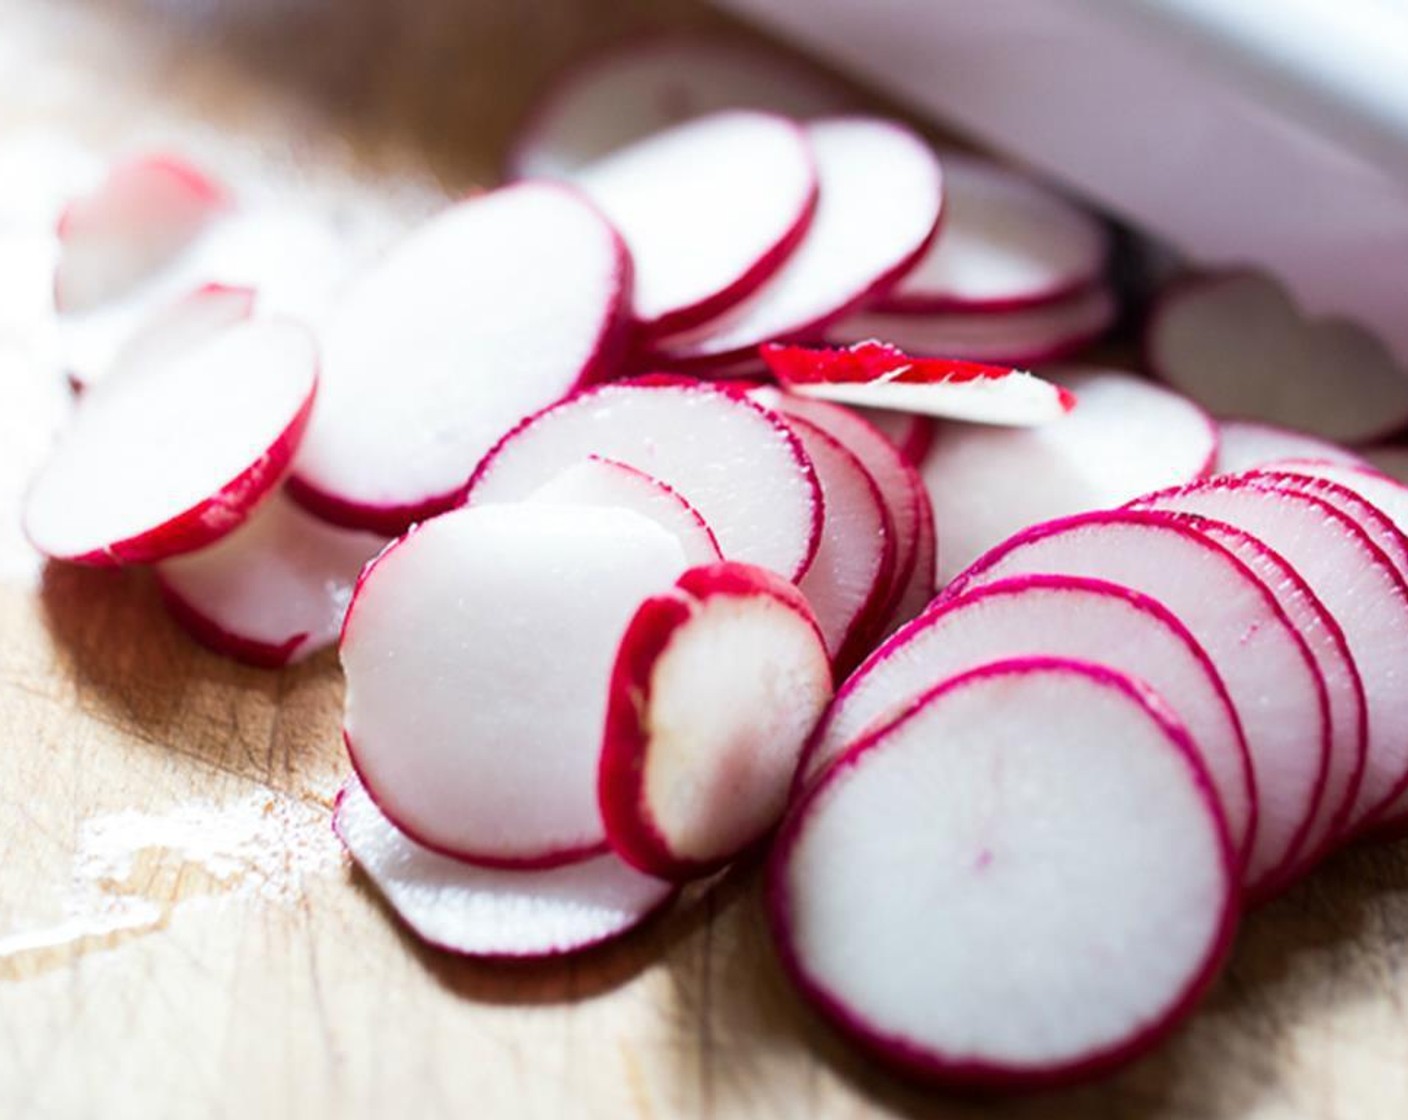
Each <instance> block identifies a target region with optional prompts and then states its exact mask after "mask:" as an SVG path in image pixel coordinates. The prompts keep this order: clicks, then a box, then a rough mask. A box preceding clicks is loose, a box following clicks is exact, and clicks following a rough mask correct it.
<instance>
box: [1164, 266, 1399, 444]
mask: <svg viewBox="0 0 1408 1120" xmlns="http://www.w3.org/2000/svg"><path fill="white" fill-rule="evenodd" d="M1144 345H1145V351H1146V353H1147V354H1148V355H1149V365H1150V368H1151V369H1152V370H1153V371H1154V372H1155V373H1156V374H1157V375H1158V376H1159V377H1161V378H1163V379H1164V380H1165V381H1167V382H1169V384H1171V385H1174V386H1175V387H1177V388H1179V389H1181V390H1182V391H1184V392H1186V393H1188V394H1189V395H1190V396H1191V397H1193V398H1194V399H1195V400H1198V401H1201V402H1202V403H1203V404H1205V405H1206V406H1207V407H1208V408H1209V409H1210V410H1211V411H1212V412H1214V413H1216V414H1217V415H1218V416H1237V417H1246V418H1249V419H1255V420H1262V421H1265V422H1266V423H1269V424H1276V425H1279V426H1281V427H1284V428H1297V429H1301V430H1303V431H1306V432H1311V433H1313V434H1315V435H1318V436H1322V437H1324V438H1325V439H1331V440H1340V441H1343V442H1346V443H1362V442H1366V441H1368V440H1372V439H1375V438H1377V437H1381V436H1383V435H1384V434H1385V433H1387V432H1392V431H1396V430H1397V429H1399V428H1402V427H1404V426H1405V425H1408V372H1405V371H1404V370H1402V369H1400V368H1399V367H1398V364H1397V363H1396V362H1395V361H1394V359H1393V356H1392V355H1391V354H1390V353H1389V351H1388V350H1387V349H1386V348H1385V347H1384V346H1383V344H1382V343H1380V342H1379V341H1378V340H1377V339H1375V338H1374V337H1373V336H1372V335H1371V334H1369V333H1368V332H1367V331H1365V330H1364V329H1363V328H1361V327H1358V326H1355V325H1353V324H1351V323H1348V322H1343V321H1339V320H1328V321H1323V322H1316V321H1308V320H1306V319H1305V318H1303V317H1302V315H1301V312H1300V310H1299V309H1298V308H1296V306H1295V305H1294V304H1293V303H1292V302H1291V300H1290V297H1289V296H1287V295H1286V293H1285V291H1284V290H1283V289H1282V288H1281V287H1280V286H1279V285H1278V284H1276V282H1275V281H1273V280H1271V279H1269V278H1267V277H1264V276H1260V275H1255V274H1251V273H1233V274H1229V275H1224V276H1214V277H1207V278H1203V279H1197V280H1192V281H1183V282H1180V283H1175V284H1173V285H1172V286H1170V287H1169V288H1168V289H1167V290H1166V291H1165V293H1164V295H1163V296H1162V298H1161V299H1160V300H1159V302H1158V303H1157V304H1156V305H1155V307H1154V310H1153V312H1152V313H1151V314H1150V316H1149V320H1148V323H1147V325H1146V327H1145V339H1144Z"/></svg>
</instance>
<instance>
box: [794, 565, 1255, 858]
mask: <svg viewBox="0 0 1408 1120" xmlns="http://www.w3.org/2000/svg"><path fill="white" fill-rule="evenodd" d="M1013 657H1069V658H1075V659H1076V660H1080V661H1092V662H1099V663H1102V664H1105V665H1108V666H1110V667H1111V668H1113V669H1116V670H1118V671H1119V672H1122V673H1126V674H1128V675H1129V676H1131V677H1134V678H1136V679H1138V680H1141V681H1143V682H1144V683H1145V684H1147V685H1149V686H1150V687H1152V688H1153V689H1154V691H1155V692H1156V693H1158V694H1159V696H1161V697H1162V698H1163V700H1164V702H1165V703H1166V704H1167V705H1168V707H1169V708H1170V709H1171V710H1172V711H1173V712H1175V713H1176V714H1177V716H1178V718H1179V720H1180V721H1181V722H1182V723H1183V724H1184V726H1186V727H1187V729H1188V732H1189V734H1190V736H1191V737H1192V741H1193V745H1194V747H1195V748H1196V750H1197V752H1198V756H1199V758H1200V759H1201V760H1202V762H1203V765H1204V766H1205V767H1206V769H1207V771H1208V776H1209V777H1210V778H1211V779H1212V782H1213V785H1214V787H1215V788H1216V790H1217V795H1218V800H1219V802H1220V803H1221V805H1222V808H1223V811H1224V813H1225V815H1226V817H1227V823H1228V830H1229V833H1230V835H1231V838H1232V841H1233V844H1234V846H1235V847H1236V849H1237V850H1238V852H1240V853H1243V855H1245V854H1246V853H1247V852H1249V851H1250V845H1251V842H1252V837H1253V834H1254V829H1255V825H1256V792H1255V786H1254V779H1253V777H1252V768H1251V761H1250V759H1249V757H1248V755H1247V747H1246V742H1245V740H1244V738H1243V735H1242V725H1241V721H1240V720H1239V718H1238V716H1237V712H1236V709H1235V708H1234V707H1233V705H1232V700H1231V698H1230V697H1229V696H1228V694H1227V687H1226V685H1224V684H1223V681H1222V677H1221V676H1220V675H1219V674H1218V672H1217V669H1216V668H1215V667H1214V666H1213V663H1212V661H1211V660H1209V658H1208V655H1207V653H1206V652H1205V651H1204V650H1203V648H1202V647H1201V646H1200V645H1198V643H1197V641H1196V640H1195V639H1194V638H1193V636H1192V634H1190V633H1189V632H1188V629H1187V628H1186V627H1185V626H1184V625H1183V623H1182V622H1180V621H1179V620H1178V618H1177V617H1176V616H1175V615H1173V614H1172V613H1171V612H1170V611H1169V610H1168V608H1167V607H1165V606H1164V605H1163V604H1162V603H1159V602H1158V601H1156V600H1154V599H1151V598H1149V596H1147V595H1142V594H1140V593H1139V592H1137V591H1133V590H1131V589H1129V588H1127V587H1121V586H1119V585H1116V584H1112V583H1108V582H1105V581H1102V580H1089V579H1077V578H1074V577H1071V576H1024V577H1019V578H1015V579H1011V580H1000V581H998V582H997V583H992V584H988V585H986V586H984V587H980V588H976V589H974V590H973V591H971V592H969V593H967V594H964V595H959V596H957V597H954V598H949V599H944V600H942V601H941V602H939V603H937V604H935V606H934V608H933V609H932V610H931V611H928V612H927V613H925V615H924V616H923V617H922V618H920V619H919V620H917V621H916V622H915V623H913V624H912V625H910V626H907V627H905V628H904V629H903V630H902V631H901V632H900V633H898V634H896V635H895V636H894V637H893V638H891V639H890V640H889V641H888V642H887V643H886V644H885V645H883V646H882V647H880V649H878V650H877V651H876V652H875V653H874V654H873V655H872V656H871V657H870V658H869V660H867V661H866V663H865V664H864V665H862V666H861V668H860V669H859V670H857V672H855V673H854V674H852V676H851V677H850V679H849V680H847V681H846V683H845V684H844V685H843V686H842V687H841V689H840V691H839V692H837V694H836V699H835V702H834V703H833V704H832V706H831V708H830V710H829V711H828V713H827V716H826V719H825V720H824V721H823V723H822V725H821V727H819V728H818V729H817V734H816V735H815V737H814V739H813V742H812V743H810V744H809V745H808V748H807V752H806V754H805V755H804V757H803V762H802V767H801V770H800V771H799V775H798V776H799V784H803V785H804V784H807V783H810V782H812V781H814V780H815V779H816V778H817V777H819V776H820V775H821V774H822V773H823V772H824V771H825V769H826V767H827V766H828V765H830V764H831V763H832V762H834V761H835V760H836V759H837V758H840V757H841V755H843V754H844V753H845V752H846V750H847V749H848V748H850V747H851V746H853V745H854V744H855V743H857V742H858V741H860V739H862V738H863V737H864V736H866V735H868V734H870V733H871V732H873V731H876V730H878V729H879V728H880V727H882V726H884V725H885V724H887V723H889V722H890V721H891V720H893V719H895V718H896V717H898V716H900V715H902V714H903V713H904V712H905V711H906V710H907V709H908V708H909V707H910V706H911V705H912V704H913V703H914V702H915V701H916V700H918V699H919V698H920V697H921V696H922V695H923V694H924V693H925V692H927V691H928V690H929V689H930V688H931V687H933V685H934V684H935V683H936V682H938V681H941V680H945V679H946V678H948V677H951V676H956V675H958V674H959V673H964V672H967V671H968V670H970V669H975V668H978V667H979V666H981V665H984V664H986V663H988V662H990V661H1001V660H1005V659H1008V658H1013Z"/></svg>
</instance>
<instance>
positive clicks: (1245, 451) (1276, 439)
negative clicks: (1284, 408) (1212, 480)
mask: <svg viewBox="0 0 1408 1120" xmlns="http://www.w3.org/2000/svg"><path fill="white" fill-rule="evenodd" d="M1284 459H1310V460H1323V461H1324V462H1327V463H1348V464H1350V465H1351V466H1361V465H1363V463H1364V460H1363V459H1362V458H1361V457H1360V456H1358V455H1356V454H1355V453H1354V452H1353V451H1350V450H1348V449H1347V448H1344V447H1341V446H1340V445H1339V444H1337V443H1329V442H1328V441H1326V440H1323V439H1320V438H1319V437H1317V436H1312V435H1307V434H1306V433H1305V432H1293V431H1291V430H1290V429H1289V428H1277V427H1275V426H1274V425H1271V424H1254V423H1251V422H1249V421H1246V420H1224V421H1222V422H1221V423H1220V424H1218V426H1217V462H1216V463H1214V464H1213V473H1214V474H1235V473H1236V472H1237V471H1246V470H1251V469H1253V468H1254V467H1265V466H1269V465H1270V464H1272V463H1279V462H1280V461H1281V460H1284Z"/></svg>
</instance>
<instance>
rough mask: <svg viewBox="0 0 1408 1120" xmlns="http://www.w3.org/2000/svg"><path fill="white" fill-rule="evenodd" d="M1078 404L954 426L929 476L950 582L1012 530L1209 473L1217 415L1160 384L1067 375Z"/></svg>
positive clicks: (944, 435) (929, 462)
mask: <svg viewBox="0 0 1408 1120" xmlns="http://www.w3.org/2000/svg"><path fill="white" fill-rule="evenodd" d="M1066 384H1067V385H1068V386H1069V387H1070V388H1071V389H1072V390H1073V391H1074V392H1075V394H1076V397H1077V399H1078V400H1079V401H1080V405H1079V407H1078V408H1076V409H1075V411H1074V412H1072V413H1071V414H1070V415H1068V416H1066V417H1065V418H1064V419H1062V420H1059V421H1057V422H1056V423H1053V424H1047V425H1045V426H1043V427H1041V428H1035V429H1032V430H1030V431H1001V430H997V429H993V428H978V427H972V426H967V425H957V424H948V425H944V426H943V427H941V428H940V429H939V433H938V436H937V438H936V439H935V441H934V447H933V449H932V450H931V451H930V452H929V457H928V458H927V459H926V460H925V461H924V466H923V468H922V472H921V473H922V474H923V476H924V481H925V483H926V485H927V486H928V489H929V496H930V498H931V499H932V500H933V505H934V516H935V519H936V520H937V522H938V524H939V526H940V527H941V528H942V530H943V535H944V549H943V556H942V563H941V564H940V568H939V582H940V583H941V584H942V583H947V582H948V580H950V579H952V578H953V576H954V575H956V574H957V573H958V572H959V571H960V570H961V569H962V568H963V567H965V566H966V565H967V564H969V563H971V562H972V561H973V560H974V559H976V558H977V557H978V556H979V555H980V554H981V553H983V552H984V551H986V550H987V549H988V548H991V547H992V546H993V545H995V544H996V543H997V542H998V541H1001V540H1003V539H1004V538H1006V537H1008V536H1010V535H1011V534H1012V533H1015V532H1017V531H1018V530H1020V529H1023V528H1025V527H1026V526H1028V525H1034V524H1036V523H1037V522H1039V521H1046V520H1049V519H1050V518H1053V517H1062V516H1065V515H1066V514H1071V513H1078V512H1081V511H1084V510H1090V509H1102V508H1108V507H1110V506H1116V505H1119V504H1121V503H1123V502H1127V501H1129V500H1130V499H1131V498H1134V497H1136V496H1137V495H1139V494H1142V493H1144V492H1146V491H1148V490H1154V489H1158V488H1161V487H1164V486H1174V485H1179V484H1181V483H1184V482H1191V481H1192V480H1193V479H1196V478H1199V477H1201V476H1202V475H1204V474H1206V473H1207V471H1208V468H1209V466H1210V465H1211V463H1212V459H1213V455H1214V454H1215V452H1216V445H1217V435H1216V432H1215V431H1214V429H1213V425H1212V422H1211V421H1210V420H1209V419H1208V418H1207V417H1206V416H1205V415H1204V414H1203V413H1202V412H1201V411H1200V410H1199V409H1198V408H1196V407H1195V406H1194V405H1192V404H1190V403H1189V402H1188V401H1186V400H1185V399H1183V398H1182V397H1179V396H1177V395H1176V394H1174V393H1170V392H1168V391H1167V390H1165V389H1162V388H1160V387H1159V386H1157V385H1152V384H1150V383H1149V382H1146V381H1143V380H1140V379H1138V378H1134V377H1130V376H1127V375H1124V374H1120V373H1109V372H1107V373H1088V374H1083V375H1077V376H1075V377H1072V378H1068V379H1067V381H1066Z"/></svg>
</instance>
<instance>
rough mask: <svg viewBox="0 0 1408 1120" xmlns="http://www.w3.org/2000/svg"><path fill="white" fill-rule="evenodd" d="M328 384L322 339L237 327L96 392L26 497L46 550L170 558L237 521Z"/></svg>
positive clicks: (35, 536)
mask: <svg viewBox="0 0 1408 1120" xmlns="http://www.w3.org/2000/svg"><path fill="white" fill-rule="evenodd" d="M317 384H318V358H317V352H316V350H315V348H314V345H313V340H312V338H311V337H310V336H309V334H308V332H307V331H306V330H304V329H303V328H302V327H300V326H298V325H296V324H294V323H290V322H283V321H279V320H268V321H262V320H261V321H253V322H245V323H237V324H236V325H234V326H232V327H230V328H228V329H227V330H223V331H219V332H217V333H215V334H212V335H209V336H207V337H206V338H204V339H203V340H202V341H201V342H200V343H198V344H196V345H193V346H191V347H189V348H188V349H186V350H184V351H182V352H181V353H180V355H179V358H178V359H177V360H173V361H164V360H157V361H151V362H149V363H146V364H144V365H142V367H141V368H140V369H138V368H131V369H129V370H128V371H127V374H126V376H124V377H122V378H120V379H118V380H116V381H114V382H113V383H111V384H109V385H105V386H98V387H96V388H94V389H92V390H90V391H89V392H86V393H85V394H84V395H83V397H82V399H81V402H80V404H79V407H78V408H77V409H76V411H75V413H74V416H73V420H72V422H71V423H70V424H69V426H68V428H67V429H66V430H65V431H64V432H63V433H62V434H61V435H60V437H59V440H58V443H57V444H56V445H55V447H54V450H53V452H52V453H51V455H50V457H49V459H48V461H47V462H46V463H45V465H44V466H43V467H42V468H41V469H40V471H39V473H38V475H37V476H36V477H35V479H34V481H33V483H32V484H31V486H30V490H29V493H28V495H27V497H26V500H25V508H24V528H25V533H26V535H27V536H28V537H29V539H30V541H31V543H33V544H34V546H35V547H36V548H38V549H39V551H40V552H42V553H44V554H45V555H46V556H51V557H53V558H54V559H57V560H69V561H72V562H74V563H79V564H98V565H110V564H123V563H128V564H134V563H143V562H149V561H153V560H162V559H165V558H166V557H169V556H175V555H177V554H179V553H182V552H191V551H194V550H195V549H198V548H201V547H203V546H204V545H207V544H210V543H211V542H212V541H214V540H216V539H218V538H219V537H222V536H224V535H225V534H226V533H228V532H230V531H231V530H233V529H234V528H235V527H237V526H238V525H239V524H240V523H241V522H242V521H244V519H245V518H246V517H247V516H248V515H249V513H250V511H251V510H252V509H253V507H254V505H255V503H256V502H258V500H259V499H260V498H261V497H263V496H264V495H265V494H266V493H267V492H268V491H269V490H270V489H271V488H273V486H275V485H276V484H277V483H278V481H279V479H280V478H281V477H282V475H283V473H284V471H285V470H286V469H287V467H288V465H289V463H290V462H291V461H292V458H293V454H294V451H295V450H296V448H297V447H298V443H299V440H300V439H301V438H302V435H303V431H304V428H305V427H306V425H307V423H308V414H309V412H310V410H311V409H312V407H313V394H314V390H315V388H316V387H317Z"/></svg>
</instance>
